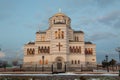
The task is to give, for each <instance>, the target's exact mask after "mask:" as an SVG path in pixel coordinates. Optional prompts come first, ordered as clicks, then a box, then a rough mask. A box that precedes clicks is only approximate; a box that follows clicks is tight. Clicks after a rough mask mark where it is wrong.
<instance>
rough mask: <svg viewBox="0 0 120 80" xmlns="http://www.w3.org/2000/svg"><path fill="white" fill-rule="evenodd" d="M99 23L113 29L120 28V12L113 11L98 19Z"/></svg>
mask: <svg viewBox="0 0 120 80" xmlns="http://www.w3.org/2000/svg"><path fill="white" fill-rule="evenodd" d="M98 22H100V23H103V24H105V25H107V26H109V27H112V28H115V29H116V28H120V27H119V26H120V11H113V12H111V13H109V14H106V15H104V16H101V17H99V18H98Z"/></svg>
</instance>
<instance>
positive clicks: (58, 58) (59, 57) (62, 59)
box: [55, 56, 64, 62]
mask: <svg viewBox="0 0 120 80" xmlns="http://www.w3.org/2000/svg"><path fill="white" fill-rule="evenodd" d="M55 61H57V62H63V61H64V58H63V57H61V56H58V57H56V58H55Z"/></svg>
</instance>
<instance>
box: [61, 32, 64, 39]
mask: <svg viewBox="0 0 120 80" xmlns="http://www.w3.org/2000/svg"><path fill="white" fill-rule="evenodd" d="M61 36H62V39H64V31H62V34H61Z"/></svg>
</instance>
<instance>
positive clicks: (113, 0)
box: [0, 0, 120, 62]
mask: <svg viewBox="0 0 120 80" xmlns="http://www.w3.org/2000/svg"><path fill="white" fill-rule="evenodd" d="M59 8H61V9H62V12H63V13H65V14H66V15H68V16H69V17H70V18H71V20H72V23H71V25H72V26H71V27H72V28H73V29H74V30H82V31H84V32H85V40H86V41H92V42H93V43H95V44H96V46H97V52H96V53H97V61H98V62H100V61H101V60H103V59H104V56H105V55H106V54H108V55H109V58H114V59H117V60H118V54H117V52H116V51H115V48H116V47H120V35H119V34H120V0H0V47H1V48H2V51H1V52H0V58H6V59H9V58H10V59H11V58H15V57H16V56H18V57H21V58H22V56H23V45H24V44H25V43H27V42H28V41H33V40H35V32H36V31H37V30H38V29H39V28H40V29H41V30H45V29H47V28H48V27H49V26H48V19H49V18H50V17H51V16H52V15H54V14H55V13H57V12H58V9H59Z"/></svg>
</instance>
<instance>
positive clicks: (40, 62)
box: [23, 12, 96, 71]
mask: <svg viewBox="0 0 120 80" xmlns="http://www.w3.org/2000/svg"><path fill="white" fill-rule="evenodd" d="M51 65H52V66H53V67H54V69H55V70H56V71H57V70H58V71H62V70H63V69H64V66H65V67H67V68H70V69H72V68H74V69H73V70H75V69H77V68H80V67H87V66H95V65H96V45H95V44H93V43H92V42H85V41H84V32H83V31H81V30H77V31H75V30H73V29H72V27H71V19H70V18H69V17H68V16H67V15H65V14H64V13H62V12H58V13H56V14H54V15H53V16H52V17H50V18H49V28H48V29H47V30H45V31H37V32H36V39H35V41H34V42H28V43H26V44H25V45H24V59H23V66H24V67H35V66H37V67H41V66H42V67H43V66H44V67H46V68H50V67H51Z"/></svg>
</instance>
